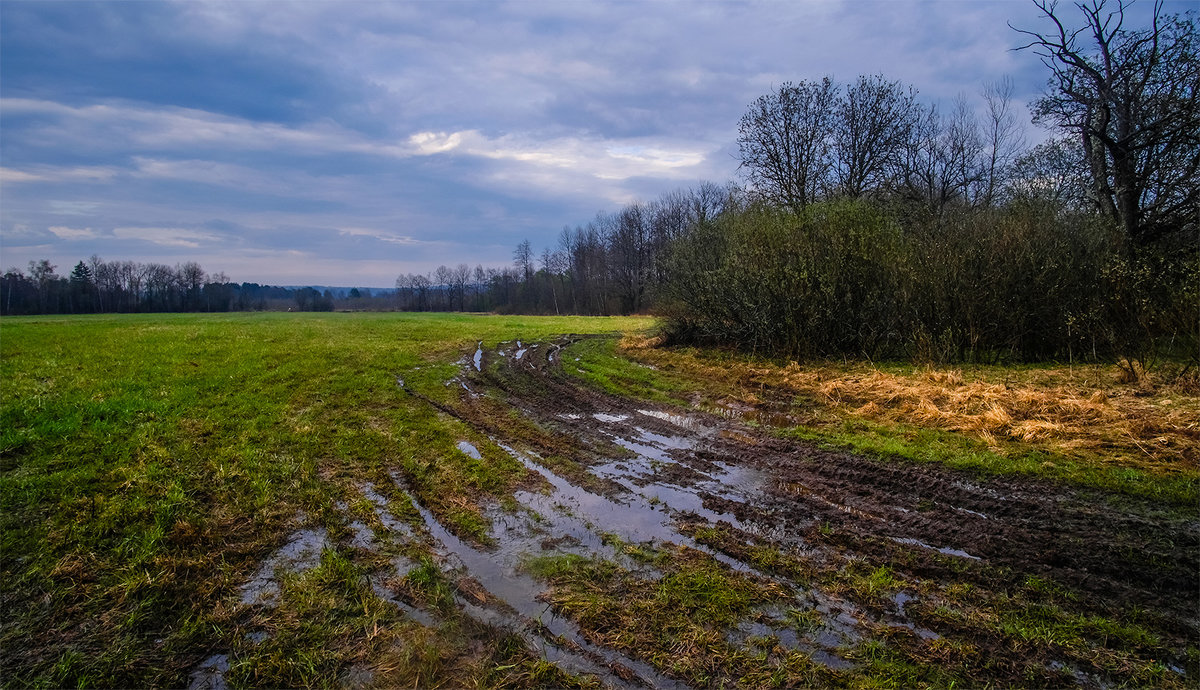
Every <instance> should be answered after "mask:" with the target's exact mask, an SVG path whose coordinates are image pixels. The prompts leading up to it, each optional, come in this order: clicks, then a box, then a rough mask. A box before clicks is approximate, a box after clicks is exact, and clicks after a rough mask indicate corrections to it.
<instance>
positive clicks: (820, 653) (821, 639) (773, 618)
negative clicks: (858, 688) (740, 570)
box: [725, 606, 861, 669]
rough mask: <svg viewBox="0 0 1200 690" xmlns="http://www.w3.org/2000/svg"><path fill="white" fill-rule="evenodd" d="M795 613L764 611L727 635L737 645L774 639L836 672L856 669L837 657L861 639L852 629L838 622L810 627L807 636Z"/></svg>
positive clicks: (777, 643)
mask: <svg viewBox="0 0 1200 690" xmlns="http://www.w3.org/2000/svg"><path fill="white" fill-rule="evenodd" d="M794 615H795V611H794V610H793V612H792V613H790V614H789V611H788V610H787V609H785V608H783V607H780V606H772V607H768V608H765V609H760V610H759V611H758V612H757V613H756V614H754V615H753V616H752V620H746V621H743V622H742V623H741V624H739V625H738V627H736V628H734V629H732V630H730V631H729V632H728V633H726V635H725V639H726V641H728V642H730V643H733V644H743V645H746V644H749V643H750V642H751V640H752V639H753V638H760V639H772V640H774V643H775V644H776V645H778V646H781V647H784V648H786V649H793V650H796V651H800V652H804V653H805V654H807V655H808V656H809V657H810V658H811V659H812V660H813V661H815V662H816V663H819V664H821V665H823V666H826V667H828V668H832V669H848V668H853V667H854V664H853V663H852V662H850V661H847V660H846V659H843V658H842V657H840V656H838V655H837V654H836V651H837V650H838V649H839V648H841V647H842V646H844V645H847V644H853V643H855V642H857V641H858V640H859V639H861V638H860V637H859V635H858V634H857V633H855V632H854V631H853V630H852V629H847V628H843V627H841V626H840V625H839V624H838V622H837V619H836V618H833V619H832V620H833V621H834V623H833V625H832V626H831V625H825V624H822V625H818V626H815V627H806V628H805V629H804V632H800V630H799V629H798V628H797V620H796V619H795V618H793V616H794Z"/></svg>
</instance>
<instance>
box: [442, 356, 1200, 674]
mask: <svg viewBox="0 0 1200 690" xmlns="http://www.w3.org/2000/svg"><path fill="white" fill-rule="evenodd" d="M569 344H570V340H565V341H562V342H558V343H553V344H549V345H546V346H543V347H540V348H538V347H536V346H534V345H532V344H521V343H518V344H517V346H516V347H515V348H512V347H511V346H507V349H506V350H505V351H501V352H497V351H485V350H484V349H483V348H482V345H481V346H480V347H479V348H478V349H477V350H476V352H475V356H474V359H473V361H472V362H471V364H472V365H473V366H470V367H466V368H465V371H464V372H463V373H462V374H461V376H462V377H463V379H464V381H465V382H466V383H465V384H464V388H467V389H470V390H483V389H487V390H490V391H493V392H495V393H498V394H499V395H500V396H502V397H503V398H504V399H505V400H506V401H507V402H508V404H510V405H512V406H514V407H516V408H517V409H519V410H520V411H522V412H523V413H524V415H526V416H527V417H528V418H529V419H531V420H532V421H533V422H535V423H536V424H537V425H538V426H539V427H541V428H542V429H546V430H549V432H550V437H549V438H547V439H543V440H538V438H535V439H534V440H530V438H529V437H523V438H522V440H521V441H520V442H518V441H517V440H516V439H513V438H509V437H508V436H507V435H506V433H505V431H506V430H505V428H504V426H503V423H502V422H501V421H499V420H496V419H494V418H493V416H492V415H491V414H489V411H488V410H487V409H485V408H484V407H483V406H481V405H480V403H479V401H478V398H477V396H473V395H465V396H463V398H462V399H461V400H460V401H459V402H458V403H457V404H455V405H453V406H451V407H449V408H447V407H445V406H443V405H439V406H438V407H439V409H442V411H444V412H446V413H448V414H452V415H454V416H455V417H458V418H459V419H462V420H463V421H466V422H467V423H469V424H471V425H472V426H473V427H474V428H475V429H476V430H478V431H480V432H482V433H485V434H487V435H489V436H490V437H491V438H492V439H493V440H494V441H495V442H496V443H497V444H498V445H500V446H501V447H502V448H503V449H504V450H506V452H509V453H511V454H512V455H513V457H516V458H517V459H518V460H520V461H521V462H522V463H523V464H524V465H525V467H526V468H527V469H528V470H529V471H530V473H531V475H532V476H536V477H540V481H541V482H542V488H541V489H540V490H527V491H518V492H517V493H516V495H515V498H516V499H517V502H518V503H519V504H520V505H521V506H522V508H523V510H525V511H527V513H528V514H529V515H536V516H537V520H535V521H533V522H532V523H530V524H524V523H522V520H524V518H519V517H513V516H507V517H506V516H502V515H500V514H498V513H495V512H493V513H489V516H490V517H491V518H492V520H493V524H494V525H496V529H495V530H494V531H495V534H494V535H493V536H495V537H496V542H497V544H499V547H498V548H497V550H496V551H495V552H485V551H480V550H478V549H475V548H474V547H473V546H470V545H468V544H465V543H463V542H461V541H456V540H457V538H456V537H454V536H453V535H452V534H450V533H449V532H448V531H446V530H445V529H444V528H440V527H439V526H438V523H437V521H436V520H435V519H434V517H433V515H432V514H431V513H429V511H427V510H425V509H423V508H422V509H421V510H422V517H423V518H424V519H425V523H426V526H427V528H428V530H429V532H430V534H431V535H433V539H434V541H435V542H437V543H439V544H441V545H442V548H443V549H444V550H445V554H444V555H445V558H446V559H447V560H448V561H451V562H452V563H453V566H452V567H454V568H460V569H462V570H463V571H465V572H468V573H470V574H471V576H472V577H473V578H475V579H476V580H477V581H479V582H480V583H482V586H483V588H484V589H485V590H486V591H487V592H488V593H489V594H490V595H492V596H493V597H494V598H495V599H497V600H499V601H501V602H503V603H504V604H506V605H507V606H508V607H509V608H511V609H512V611H513V612H515V613H516V615H517V616H518V617H524V618H528V619H532V620H543V621H550V624H552V625H553V626H555V627H554V628H549V629H551V630H552V632H553V631H554V630H559V631H567V632H569V633H570V634H569V635H565V633H562V632H555V633H554V634H555V635H560V634H564V635H565V636H566V637H568V639H578V640H581V641H584V636H581V634H580V631H578V630H574V629H572V627H571V625H570V624H569V622H563V621H560V620H557V619H555V618H554V617H553V615H552V612H548V611H547V610H546V608H545V606H544V605H543V604H541V602H540V600H539V596H540V595H541V593H542V592H543V590H544V588H545V585H544V584H542V583H540V582H538V581H537V580H535V579H534V578H531V577H529V576H528V575H524V574H523V573H521V572H520V569H519V561H520V557H521V555H522V554H524V555H525V556H529V555H537V554H540V553H543V552H548V551H549V552H572V553H579V554H581V555H585V556H599V557H602V558H608V559H613V560H620V559H621V558H622V555H621V553H619V552H618V551H615V550H614V549H612V548H611V547H610V546H608V545H607V540H606V538H605V535H616V536H617V537H619V538H620V539H621V540H623V541H625V542H631V543H650V544H666V543H670V544H679V545H682V546H687V547H690V548H694V549H697V550H700V551H703V552H704V553H707V554H709V555H710V556H712V557H713V558H714V559H716V560H717V561H719V562H720V563H723V564H724V565H726V566H728V567H729V568H731V569H733V570H735V571H738V572H741V573H744V574H746V575H748V576H751V577H758V578H763V579H769V580H773V581H776V582H783V583H785V584H787V585H788V586H789V588H790V589H791V591H794V592H795V593H796V597H797V603H796V608H799V609H805V608H809V609H812V610H814V611H817V612H818V613H819V614H820V615H821V618H822V624H821V625H820V626H819V627H818V628H817V629H816V630H810V631H807V632H803V631H799V630H797V629H795V627H794V626H789V625H788V624H787V623H786V620H785V618H783V617H781V616H780V615H778V613H779V612H764V613H762V614H761V615H760V616H759V617H758V618H757V619H748V620H746V621H743V623H742V624H740V625H739V627H738V628H736V629H734V630H730V631H727V632H726V636H727V639H728V640H730V641H731V643H734V644H747V643H748V642H749V641H750V640H751V639H753V638H770V639H774V640H776V641H777V643H778V644H779V645H782V646H783V647H786V648H792V649H799V650H801V651H806V652H808V653H809V654H810V655H811V657H812V658H813V659H814V660H815V661H817V662H818V663H822V664H825V665H826V666H828V667H830V668H833V669H844V668H846V667H848V666H849V665H850V662H849V661H848V660H847V659H845V658H843V657H842V656H839V650H844V649H846V648H850V647H852V646H853V645H854V644H856V643H857V642H858V641H859V640H861V639H863V638H864V636H868V634H869V631H870V630H877V629H879V628H880V627H883V628H901V629H906V630H907V631H908V632H909V633H911V635H912V637H913V639H914V640H915V642H913V644H922V643H929V642H931V641H936V640H938V639H939V638H940V637H941V636H943V635H946V634H953V635H956V636H958V637H959V638H960V639H962V638H964V636H965V638H966V641H967V642H968V643H970V644H973V645H975V646H977V647H978V648H980V649H985V650H992V651H995V652H996V653H997V654H1008V655H1010V656H1011V655H1012V654H1013V652H1012V651H1011V650H1007V651H1006V650H1002V649H998V648H996V647H995V642H994V641H993V640H991V639H988V638H986V636H983V637H981V636H980V633H979V632H978V631H972V630H966V629H963V628H962V627H961V626H959V627H955V626H953V625H942V624H940V623H939V622H937V621H931V620H929V619H927V618H926V619H920V620H918V619H917V618H914V616H918V614H916V613H914V608H913V607H914V606H916V605H917V604H919V603H921V597H919V596H917V595H915V594H912V593H911V592H908V593H906V592H903V591H902V592H899V593H894V595H892V596H894V598H892V599H891V600H890V601H888V602H887V603H886V605H885V604H880V603H878V602H875V601H866V602H863V604H861V605H859V604H854V603H851V602H849V601H847V600H844V599H843V598H840V597H838V596H833V595H830V594H827V593H823V592H820V591H817V590H815V589H813V588H811V587H809V586H807V584H806V583H803V582H797V581H794V580H789V579H788V578H785V577H782V576H780V575H778V574H775V573H767V572H762V571H761V570H760V569H758V568H756V567H754V566H753V565H752V564H750V563H749V562H748V559H747V557H746V556H745V550H746V549H747V548H749V547H751V546H770V547H772V548H777V549H779V550H781V551H783V552H785V553H790V554H793V555H796V556H797V557H799V558H802V559H806V560H807V562H810V563H814V564H816V565H817V567H820V568H824V569H825V571H829V570H836V569H837V568H840V567H843V564H846V563H852V562H870V563H887V564H890V566H891V567H892V568H893V569H895V570H896V572H898V573H899V574H901V575H903V576H904V577H905V578H906V579H907V580H908V581H917V582H919V581H922V580H929V581H931V582H932V583H935V584H936V583H956V582H966V583H974V584H975V585H976V586H980V587H983V588H984V589H985V591H995V592H1004V591H1008V590H1009V589H1010V588H1012V587H1016V586H1019V585H1020V584H1021V583H1022V582H1024V581H1025V580H1026V578H1028V577H1030V576H1038V577H1044V578H1049V579H1052V580H1053V581H1054V582H1057V583H1060V584H1062V585H1063V586H1065V587H1067V588H1068V589H1069V590H1070V591H1071V592H1073V593H1074V594H1073V595H1072V596H1073V597H1075V599H1073V601H1076V602H1077V603H1076V604H1074V605H1075V606H1077V607H1078V609H1079V610H1080V611H1082V612H1095V613H1099V614H1102V615H1110V614H1111V613H1112V611H1113V610H1114V607H1124V606H1135V607H1138V608H1139V609H1141V610H1143V611H1146V612H1147V613H1148V615H1149V616H1151V617H1153V618H1154V620H1157V621H1159V629H1160V632H1161V633H1162V634H1163V635H1164V638H1165V642H1164V644H1165V645H1166V646H1168V647H1170V648H1172V649H1175V650H1176V652H1175V653H1178V654H1180V656H1182V649H1183V648H1184V646H1186V644H1189V643H1188V641H1189V640H1195V639H1197V637H1198V636H1200V629H1198V627H1200V626H1198V622H1197V619H1196V617H1195V609H1196V605H1197V603H1198V602H1197V594H1196V593H1197V591H1198V587H1200V582H1198V577H1197V573H1198V572H1200V527H1198V525H1197V522H1196V521H1195V520H1194V519H1193V520H1183V519H1180V518H1177V517H1170V516H1164V514H1162V513H1160V512H1159V511H1157V510H1156V509H1155V507H1154V506H1153V505H1152V504H1149V503H1137V502H1135V501H1130V502H1126V503H1123V504H1121V505H1120V506H1118V505H1115V504H1113V503H1112V502H1109V501H1105V500H1103V499H1101V498H1098V497H1095V496H1091V495H1088V494H1087V493H1086V492H1080V491H1073V490H1070V489H1065V488H1063V487H1061V486H1055V485H1051V484H1049V483H1044V482H1040V481H1037V480H1025V479H1013V478H996V477H990V478H989V477H982V476H979V475H976V474H971V473H967V472H960V471H954V470H950V469H946V468H944V467H941V466H939V465H935V464H914V463H908V462H882V461H878V460H872V459H867V458H862V457H858V456H854V455H852V454H849V453H843V452H836V451H829V450H823V449H819V448H815V447H813V446H810V445H807V444H804V443H801V442H793V441H788V440H784V439H781V438H779V437H778V436H776V435H773V434H772V433H771V426H772V425H773V424H784V425H787V424H790V423H791V418H790V417H789V416H787V415H780V414H776V413H774V412H769V411H763V412H760V411H758V410H755V409H751V408H746V407H745V406H730V407H729V408H728V409H722V410H719V411H718V412H719V413H709V412H704V411H700V410H695V409H691V410H680V409H672V408H656V407H653V406H648V405H647V404H646V403H644V402H636V401H630V400H626V399H622V398H619V397H616V396H611V395H607V394H605V393H602V392H598V391H596V390H592V389H588V388H585V387H582V386H580V385H579V384H578V382H577V381H575V380H573V379H571V378H569V377H567V376H566V375H564V374H563V372H562V371H561V368H560V367H561V360H562V359H563V358H564V357H569V352H570V351H569V350H567V351H565V352H563V348H564V347H565V346H568V345H569ZM502 347H505V346H502ZM571 359H577V358H573V357H572V358H571ZM493 364H494V365H495V366H492V365H493ZM764 408H769V406H764ZM463 443H466V442H463ZM467 445H468V446H469V448H466V447H464V446H463V444H460V446H459V448H460V450H462V451H463V452H464V453H466V454H468V455H470V456H471V457H476V454H477V453H478V449H476V448H475V447H474V446H473V445H470V444H467ZM518 446H519V447H518ZM471 451H474V453H472V452H471ZM550 456H554V457H556V458H560V459H565V460H566V461H568V462H569V464H570V467H573V468H575V469H574V470H572V471H570V472H559V471H557V468H558V467H559V465H558V464H556V465H555V468H556V470H553V471H552V470H551V469H549V466H548V465H547V464H546V463H543V462H541V458H542V457H550ZM556 462H557V461H556ZM505 521H510V522H511V523H512V524H509V525H508V526H505ZM518 523H521V524H518ZM684 523H687V524H689V525H691V527H692V528H695V527H696V526H697V525H699V526H704V525H709V526H719V527H721V528H722V529H723V530H725V532H723V534H726V535H731V536H730V537H729V538H730V539H735V540H737V542H738V543H736V544H735V543H734V542H729V543H727V544H725V545H720V544H717V545H716V546H717V547H716V548H714V546H711V545H710V543H711V542H709V543H700V542H698V541H696V540H695V539H693V538H692V537H689V536H687V534H685V533H684V532H681V530H680V526H681V524H684ZM684 531H685V532H688V533H689V534H691V533H694V532H692V531H688V530H684ZM626 564H627V565H629V566H630V567H638V566H637V564H632V563H626ZM917 610H920V607H918V609H917ZM918 617H919V616H918ZM1159 661H1160V662H1161V663H1162V664H1163V665H1166V666H1168V667H1170V665H1171V664H1172V663H1173V659H1171V658H1160V659H1159ZM627 662H628V663H627ZM618 663H621V664H625V665H626V666H629V664H630V663H636V660H632V659H624V660H622V661H620V662H618ZM1013 663H1014V668H1019V667H1020V664H1018V663H1017V662H1016V661H1014V662H1013ZM1064 668H1065V667H1064ZM650 670H651V671H652V670H653V669H650ZM1017 672H1018V671H1014V673H1017ZM1064 673H1066V674H1068V677H1073V678H1075V679H1076V680H1079V681H1081V682H1082V681H1083V679H1084V678H1085V677H1086V678H1088V679H1089V680H1090V676H1086V675H1085V676H1083V677H1081V676H1078V675H1074V674H1076V673H1091V671H1087V672H1081V671H1078V670H1077V669H1072V670H1069V671H1064ZM642 677H643V679H645V678H646V676H645V675H643V676H642ZM1014 678H1018V677H1017V676H1014ZM662 680H663V679H661V678H659V679H656V680H654V681H652V682H653V683H658V682H660V681H662ZM668 680H669V679H668ZM1010 680H1012V679H1010Z"/></svg>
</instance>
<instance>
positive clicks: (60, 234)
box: [49, 225, 100, 240]
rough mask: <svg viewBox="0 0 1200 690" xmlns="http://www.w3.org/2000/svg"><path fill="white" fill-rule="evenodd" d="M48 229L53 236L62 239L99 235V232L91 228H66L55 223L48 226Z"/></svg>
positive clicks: (84, 238) (91, 237) (88, 238)
mask: <svg viewBox="0 0 1200 690" xmlns="http://www.w3.org/2000/svg"><path fill="white" fill-rule="evenodd" d="M49 230H50V232H51V233H52V234H53V235H54V236H55V237H57V238H59V239H62V240H91V239H95V238H97V237H100V233H98V232H96V231H95V230H92V229H91V228H68V227H65V226H62V225H55V226H52V227H50V228H49Z"/></svg>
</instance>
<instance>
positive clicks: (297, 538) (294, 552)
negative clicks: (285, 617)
mask: <svg viewBox="0 0 1200 690" xmlns="http://www.w3.org/2000/svg"><path fill="white" fill-rule="evenodd" d="M327 546H329V540H328V538H327V536H326V534H325V529H324V528H317V529H315V530H312V529H302V530H297V531H296V532H294V533H293V534H292V536H291V538H290V539H289V540H288V543H287V544H285V545H284V546H283V548H281V549H279V550H278V551H276V552H275V553H274V554H272V555H271V557H270V558H268V559H267V560H266V562H265V563H263V565H262V568H260V569H259V571H258V573H257V574H256V575H255V576H254V578H253V579H252V580H250V581H249V582H247V583H246V584H244V585H242V604H258V605H260V606H266V607H274V606H276V605H278V604H279V580H278V571H279V570H280V569H283V570H288V571H291V572H294V573H302V572H304V571H306V570H311V569H313V568H315V567H317V565H319V564H320V562H321V550H322V549H324V548H326V547H327Z"/></svg>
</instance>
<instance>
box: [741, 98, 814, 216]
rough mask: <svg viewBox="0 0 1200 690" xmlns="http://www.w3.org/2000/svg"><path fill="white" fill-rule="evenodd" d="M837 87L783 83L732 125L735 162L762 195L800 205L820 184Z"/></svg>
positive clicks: (808, 199) (787, 204)
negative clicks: (735, 138)
mask: <svg viewBox="0 0 1200 690" xmlns="http://www.w3.org/2000/svg"><path fill="white" fill-rule="evenodd" d="M837 92H838V87H837V86H835V85H834V83H833V81H832V80H831V79H830V78H829V77H825V78H824V79H822V80H821V81H819V82H810V81H801V82H800V83H798V84H793V83H790V82H788V83H785V84H783V86H781V87H779V91H778V92H776V93H772V94H767V95H765V96H762V97H760V98H759V99H758V100H757V101H755V102H754V103H753V104H752V105H751V106H750V110H749V112H747V113H746V114H745V115H743V116H742V120H741V123H740V124H739V126H738V150H739V152H740V154H741V160H742V163H741V167H742V168H743V169H744V170H745V171H746V176H747V178H748V179H749V182H750V184H751V185H752V186H753V187H754V190H755V191H756V192H757V193H758V194H760V195H762V196H763V197H764V198H765V199H767V200H769V201H772V202H774V203H777V204H780V205H784V206H788V207H791V208H792V209H794V210H799V209H801V208H804V206H805V205H807V204H809V203H810V202H812V201H814V200H815V199H816V197H817V194H818V193H819V192H820V190H821V189H822V188H823V187H824V186H825V185H826V183H827V177H828V173H829V169H830V166H831V161H830V157H829V150H830V132H831V130H832V125H833V118H834V107H833V106H834V102H835V100H836V99H837Z"/></svg>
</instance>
